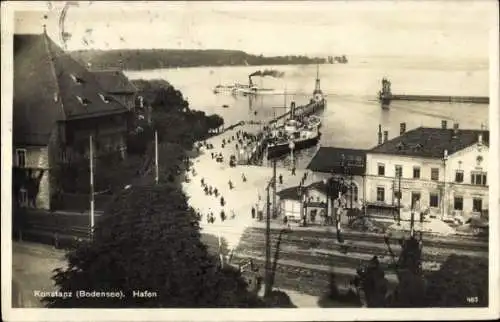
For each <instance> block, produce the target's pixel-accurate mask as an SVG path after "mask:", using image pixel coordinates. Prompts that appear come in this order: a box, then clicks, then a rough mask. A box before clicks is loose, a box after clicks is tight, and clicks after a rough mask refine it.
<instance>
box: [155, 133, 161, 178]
mask: <svg viewBox="0 0 500 322" xmlns="http://www.w3.org/2000/svg"><path fill="white" fill-rule="evenodd" d="M159 181H160V174H159V171H158V131H155V183H156V184H158V182H159Z"/></svg>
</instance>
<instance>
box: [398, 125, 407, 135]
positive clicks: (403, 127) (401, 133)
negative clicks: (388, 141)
mask: <svg viewBox="0 0 500 322" xmlns="http://www.w3.org/2000/svg"><path fill="white" fill-rule="evenodd" d="M405 132H406V123H400V124H399V135H403V134H404V133H405Z"/></svg>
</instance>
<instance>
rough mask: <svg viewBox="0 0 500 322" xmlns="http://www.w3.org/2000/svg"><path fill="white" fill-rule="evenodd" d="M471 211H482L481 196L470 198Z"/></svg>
mask: <svg viewBox="0 0 500 322" xmlns="http://www.w3.org/2000/svg"><path fill="white" fill-rule="evenodd" d="M472 211H474V212H481V211H483V199H481V198H474V199H472Z"/></svg>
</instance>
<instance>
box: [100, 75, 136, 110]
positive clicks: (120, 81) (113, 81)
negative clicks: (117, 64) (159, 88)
mask: <svg viewBox="0 0 500 322" xmlns="http://www.w3.org/2000/svg"><path fill="white" fill-rule="evenodd" d="M92 73H93V74H94V75H95V77H96V79H97V82H98V83H99V85H101V87H102V89H103V90H104V91H105V92H106V95H107V96H110V97H112V98H113V99H115V100H117V101H119V102H120V103H122V104H123V105H124V106H125V107H127V108H128V109H129V110H131V111H132V110H134V109H135V106H136V101H137V88H136V87H135V86H134V84H132V82H130V80H129V79H128V78H127V76H125V74H124V73H123V72H122V71H121V70H92Z"/></svg>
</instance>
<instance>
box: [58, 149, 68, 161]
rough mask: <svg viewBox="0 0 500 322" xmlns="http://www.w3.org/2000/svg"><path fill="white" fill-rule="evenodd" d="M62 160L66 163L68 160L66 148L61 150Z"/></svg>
mask: <svg viewBox="0 0 500 322" xmlns="http://www.w3.org/2000/svg"><path fill="white" fill-rule="evenodd" d="M59 157H60V161H61V162H63V163H66V162H67V161H68V157H67V155H66V151H64V150H61V153H60V156H59Z"/></svg>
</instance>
